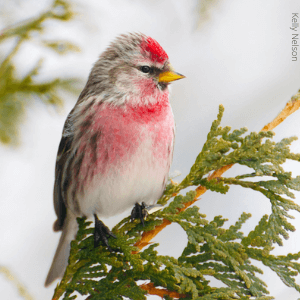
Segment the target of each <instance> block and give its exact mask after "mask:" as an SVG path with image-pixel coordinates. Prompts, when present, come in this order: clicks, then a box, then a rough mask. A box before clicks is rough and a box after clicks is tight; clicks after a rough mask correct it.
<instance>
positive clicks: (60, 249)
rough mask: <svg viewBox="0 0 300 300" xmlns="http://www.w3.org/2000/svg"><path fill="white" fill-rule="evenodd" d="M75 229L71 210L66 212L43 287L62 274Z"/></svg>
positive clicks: (66, 263)
mask: <svg viewBox="0 0 300 300" xmlns="http://www.w3.org/2000/svg"><path fill="white" fill-rule="evenodd" d="M77 230H78V225H77V222H76V217H75V215H73V214H72V213H71V212H68V213H67V217H66V219H65V222H64V226H63V230H62V234H61V237H60V240H59V243H58V246H57V249H56V252H55V255H54V258H53V261H52V265H51V267H50V270H49V272H48V275H47V278H46V281H45V287H47V286H49V285H50V284H51V283H52V282H53V281H54V280H55V279H58V278H62V276H63V275H64V272H65V270H66V267H67V265H68V258H69V254H70V243H71V241H72V240H73V239H74V238H75V235H76V233H77Z"/></svg>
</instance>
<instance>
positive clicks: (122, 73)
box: [45, 32, 185, 287]
mask: <svg viewBox="0 0 300 300" xmlns="http://www.w3.org/2000/svg"><path fill="white" fill-rule="evenodd" d="M184 77H185V76H183V75H181V74H179V73H177V72H175V71H174V69H173V67H172V66H171V64H170V61H169V57H168V55H167V53H166V52H165V50H164V49H163V48H162V47H161V46H160V44H159V43H158V42H157V41H156V40H155V39H153V38H152V37H150V36H147V35H145V34H143V33H136V32H134V33H126V34H122V35H120V36H118V37H116V38H115V40H113V41H112V42H111V43H110V45H109V46H108V47H107V48H106V50H104V52H103V53H102V54H101V55H100V56H99V59H98V60H97V61H96V63H95V64H94V66H93V67H92V69H91V72H90V75H89V77H88V80H87V83H86V85H85V87H84V88H83V90H82V92H81V93H80V95H79V97H78V100H77V102H76V104H75V106H74V107H73V109H72V110H71V112H70V113H69V115H68V116H67V118H66V121H65V124H64V128H63V132H62V138H61V141H60V144H59V148H58V153H57V158H56V165H55V181H54V192H53V199H54V209H55V213H56V215H57V220H56V221H55V223H54V225H53V229H54V231H62V234H61V236H60V240H59V244H58V247H57V250H56V252H55V255H54V258H53V262H52V265H51V267H50V270H49V273H48V275H47V278H46V281H45V286H46V287H47V286H49V285H50V284H51V283H52V282H53V281H54V280H56V279H59V278H61V277H62V276H63V274H64V271H65V269H66V267H67V263H68V257H69V252H70V242H71V241H72V240H73V239H74V238H75V235H76V233H77V230H78V225H77V222H76V218H77V217H83V216H85V217H87V218H90V217H94V218H95V232H94V241H95V247H96V246H97V245H98V244H99V243H100V242H102V243H104V245H106V246H107V247H108V248H109V250H110V251H111V249H110V247H109V243H108V239H107V237H109V236H113V237H115V236H114V234H113V233H112V232H111V231H110V230H109V229H108V227H106V226H105V224H104V223H103V222H102V221H101V220H100V219H99V218H101V217H105V218H107V217H111V216H115V215H117V214H119V213H122V212H124V211H126V210H127V209H130V208H132V207H133V210H132V213H131V216H132V218H140V219H141V221H142V222H143V218H144V217H145V210H146V211H147V207H150V206H151V205H155V204H156V203H157V201H158V199H159V198H160V197H161V196H162V194H163V191H164V189H165V186H166V183H167V180H168V174H169V169H170V165H171V162H172V157H173V148H174V136H175V122H174V116H173V112H172V108H171V105H170V102H169V84H170V83H171V82H172V81H174V80H178V79H181V78H184Z"/></svg>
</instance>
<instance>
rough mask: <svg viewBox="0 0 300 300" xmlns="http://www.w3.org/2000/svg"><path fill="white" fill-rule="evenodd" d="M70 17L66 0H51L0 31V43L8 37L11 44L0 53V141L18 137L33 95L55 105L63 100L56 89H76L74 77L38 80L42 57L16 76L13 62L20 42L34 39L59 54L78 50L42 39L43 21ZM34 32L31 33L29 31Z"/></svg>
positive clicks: (64, 19) (76, 90)
mask: <svg viewBox="0 0 300 300" xmlns="http://www.w3.org/2000/svg"><path fill="white" fill-rule="evenodd" d="M72 17H73V13H72V10H71V7H70V4H69V3H68V1H67V0H55V1H53V3H52V6H51V8H50V9H49V10H48V11H46V12H44V13H42V14H41V15H40V16H39V17H37V18H33V19H30V20H27V21H25V22H22V23H19V24H17V25H16V26H12V27H10V28H7V29H4V30H2V31H1V35H0V44H1V43H5V42H7V41H9V40H13V41H14V43H15V44H14V46H13V47H12V49H11V50H10V52H9V53H8V54H7V55H6V56H5V55H3V54H1V53H0V141H1V142H2V143H4V144H10V143H16V142H17V141H18V139H17V136H18V128H19V125H20V122H21V121H22V118H23V116H24V114H25V110H26V107H27V105H28V104H29V103H30V101H32V100H33V99H40V100H41V101H42V102H43V103H45V104H50V105H53V106H58V105H61V104H62V103H63V101H62V98H61V96H60V91H68V92H72V93H78V92H79V91H78V89H77V88H76V84H78V82H79V80H78V79H76V78H67V79H61V78H53V79H50V80H47V81H44V82H40V80H38V75H39V73H40V71H41V67H42V60H38V61H37V63H36V65H35V67H34V68H33V69H32V70H28V72H27V74H26V75H25V76H23V77H21V78H20V76H18V75H17V74H16V73H17V72H16V71H17V67H16V66H15V63H14V57H15V56H16V54H18V53H19V52H21V51H22V48H21V47H22V45H23V44H24V43H30V42H31V40H33V39H34V42H35V43H37V42H38V43H40V44H41V45H42V46H44V47H46V48H48V49H52V50H54V51H56V52H57V53H59V54H66V53H68V52H70V51H78V47H76V46H75V45H73V44H72V43H70V42H67V41H44V40H42V34H43V30H44V28H45V22H46V21H48V20H54V21H69V20H70V19H71V18H72ZM33 33H35V35H33Z"/></svg>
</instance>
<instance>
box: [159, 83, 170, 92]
mask: <svg viewBox="0 0 300 300" xmlns="http://www.w3.org/2000/svg"><path fill="white" fill-rule="evenodd" d="M158 85H159V87H160V89H161V90H162V91H164V90H165V89H166V88H167V87H168V85H169V83H168V82H159V83H158Z"/></svg>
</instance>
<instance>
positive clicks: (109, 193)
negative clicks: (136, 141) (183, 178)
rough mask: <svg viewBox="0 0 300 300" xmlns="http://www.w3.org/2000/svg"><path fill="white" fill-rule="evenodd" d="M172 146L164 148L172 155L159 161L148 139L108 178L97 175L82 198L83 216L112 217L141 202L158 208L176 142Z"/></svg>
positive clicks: (163, 155) (112, 170) (170, 144)
mask: <svg viewBox="0 0 300 300" xmlns="http://www.w3.org/2000/svg"><path fill="white" fill-rule="evenodd" d="M164 143H166V141H164ZM168 144H169V145H166V147H163V148H164V151H167V152H168V153H162V155H161V157H160V156H159V157H158V156H157V154H156V155H154V152H153V151H152V147H151V146H152V139H151V138H149V139H146V140H144V141H143V143H142V144H140V146H139V148H138V149H137V151H136V152H135V153H134V154H133V155H132V156H131V158H130V159H129V160H128V161H126V162H125V161H123V162H121V163H120V165H119V166H118V167H116V166H114V167H113V168H112V169H110V170H108V172H107V174H106V175H105V176H103V175H102V174H100V173H99V174H96V175H95V176H94V177H93V179H92V182H91V184H89V188H88V189H86V190H85V191H84V193H83V194H82V195H80V196H79V203H80V211H81V213H82V214H84V215H86V216H88V217H89V216H91V215H92V214H97V215H98V216H99V217H110V216H113V215H115V214H118V213H122V212H123V211H125V210H126V209H129V208H133V206H134V204H135V203H137V202H138V203H142V202H145V203H146V204H147V205H151V204H155V203H156V202H157V200H158V199H159V198H160V196H161V195H162V192H163V190H164V187H165V183H166V179H167V176H168V172H169V168H170V163H171V158H172V140H171V141H169V143H168ZM170 149H171V150H170ZM163 157H164V158H163ZM166 157H167V159H166Z"/></svg>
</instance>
